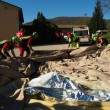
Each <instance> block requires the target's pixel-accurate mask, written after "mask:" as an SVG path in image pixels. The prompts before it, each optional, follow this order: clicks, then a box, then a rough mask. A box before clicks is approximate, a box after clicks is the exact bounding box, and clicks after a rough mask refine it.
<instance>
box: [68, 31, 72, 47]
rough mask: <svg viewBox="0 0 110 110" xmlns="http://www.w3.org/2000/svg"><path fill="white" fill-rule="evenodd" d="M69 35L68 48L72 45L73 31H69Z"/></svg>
mask: <svg viewBox="0 0 110 110" xmlns="http://www.w3.org/2000/svg"><path fill="white" fill-rule="evenodd" d="M67 37H68V43H69V44H68V48H69V47H70V45H71V41H72V36H71V33H70V32H67Z"/></svg>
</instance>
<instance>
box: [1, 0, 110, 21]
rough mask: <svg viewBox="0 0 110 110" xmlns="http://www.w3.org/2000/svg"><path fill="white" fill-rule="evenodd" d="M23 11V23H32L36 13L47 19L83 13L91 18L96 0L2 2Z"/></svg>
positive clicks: (13, 0) (106, 15)
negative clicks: (40, 13)
mask: <svg viewBox="0 0 110 110" xmlns="http://www.w3.org/2000/svg"><path fill="white" fill-rule="evenodd" d="M3 1H5V2H8V3H11V4H13V5H16V6H18V7H21V8H22V10H23V16H24V23H27V22H30V21H33V20H34V19H36V17H37V13H38V12H42V13H43V15H44V16H45V17H46V18H47V19H50V18H54V17H61V16H67V17H82V16H85V13H86V14H87V16H88V17H91V16H92V14H93V11H94V8H95V4H96V0H3ZM104 18H105V19H110V13H104Z"/></svg>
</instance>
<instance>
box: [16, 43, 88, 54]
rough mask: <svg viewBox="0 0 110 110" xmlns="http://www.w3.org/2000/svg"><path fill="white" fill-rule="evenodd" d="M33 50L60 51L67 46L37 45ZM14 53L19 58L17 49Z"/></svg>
mask: <svg viewBox="0 0 110 110" xmlns="http://www.w3.org/2000/svg"><path fill="white" fill-rule="evenodd" d="M81 48H87V46H81ZM33 49H34V50H62V49H68V44H53V45H42V46H41V45H40V46H39V45H38V46H33ZM73 49H74V48H73ZM15 53H16V55H17V56H19V50H18V48H16V49H15Z"/></svg>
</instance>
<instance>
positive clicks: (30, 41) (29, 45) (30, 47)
mask: <svg viewBox="0 0 110 110" xmlns="http://www.w3.org/2000/svg"><path fill="white" fill-rule="evenodd" d="M37 37H38V33H37V32H33V33H32V34H31V35H30V36H26V37H21V38H20V40H22V41H23V42H26V44H27V46H28V47H29V49H30V51H31V52H34V49H33V48H32V42H33V41H34V40H35V39H36V38H37ZM26 40H27V41H26Z"/></svg>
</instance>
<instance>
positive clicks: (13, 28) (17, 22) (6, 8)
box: [0, 1, 24, 41]
mask: <svg viewBox="0 0 110 110" xmlns="http://www.w3.org/2000/svg"><path fill="white" fill-rule="evenodd" d="M23 22H24V19H23V13H22V9H21V8H20V7H17V6H14V5H12V4H9V3H7V2H4V1H0V41H1V40H4V39H6V40H8V39H10V38H11V37H12V36H13V35H15V33H16V32H17V31H18V30H19V29H20V28H21V26H22V23H23Z"/></svg>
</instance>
